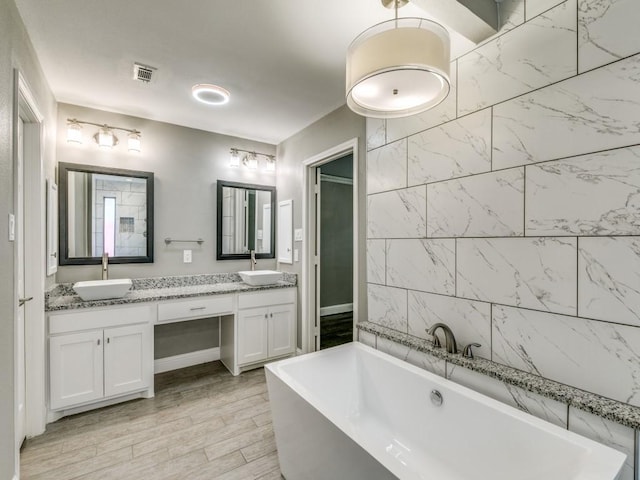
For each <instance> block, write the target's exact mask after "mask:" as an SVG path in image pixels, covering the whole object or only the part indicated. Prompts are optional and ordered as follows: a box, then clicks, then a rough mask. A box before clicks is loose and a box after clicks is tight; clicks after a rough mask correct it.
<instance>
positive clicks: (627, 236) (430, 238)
mask: <svg viewBox="0 0 640 480" xmlns="http://www.w3.org/2000/svg"><path fill="white" fill-rule="evenodd" d="M639 236H640V235H638V234H625V235H620V234H618V235H580V236H579V237H580V238H637V237H639ZM536 238H538V239H545V238H552V239H557V240H563V239H571V238H576V234H575V233H573V234H571V235H539V234H534V235H529V236H526V237H523V236H522V235H511V236H508V237H504V236H503V237H481V236H478V237H460V236H458V237H444V236H443V237H440V236H438V237H433V236H432V237H426V238H425V237H369V238H367V240H384V239H386V240H407V241H409V240H534V239H536Z"/></svg>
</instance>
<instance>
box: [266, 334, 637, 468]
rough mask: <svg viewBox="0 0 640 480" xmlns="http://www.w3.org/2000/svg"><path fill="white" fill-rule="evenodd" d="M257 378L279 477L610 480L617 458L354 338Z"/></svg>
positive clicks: (287, 362)
mask: <svg viewBox="0 0 640 480" xmlns="http://www.w3.org/2000/svg"><path fill="white" fill-rule="evenodd" d="M266 376H267V385H268V389H269V398H270V401H271V410H272V414H273V426H274V430H275V435H276V444H277V447H278V457H279V460H280V469H281V471H282V474H283V475H284V477H285V478H286V479H287V480H298V479H331V480H356V479H363V480H364V479H366V480H377V479H386V478H389V479H392V478H396V477H397V478H401V479H430V480H534V479H535V480H578V479H580V480H613V479H615V478H616V477H617V475H618V473H619V471H620V468H621V467H622V464H623V462H624V459H625V455H624V454H622V453H620V452H618V451H616V450H613V449H611V448H609V447H606V446H604V445H601V444H599V443H596V442H593V441H591V440H589V439H586V438H584V437H581V436H579V435H576V434H574V433H572V432H569V431H567V430H564V429H562V428H559V427H557V426H555V425H552V424H550V423H548V422H545V421H543V420H540V419H538V418H536V417H533V416H531V415H529V414H526V413H523V412H521V411H519V410H516V409H514V408H512V407H509V406H507V405H505V404H503V403H500V402H498V401H495V400H493V399H490V398H488V397H486V396H484V395H481V394H479V393H477V392H474V391H472V390H469V389H468V388H465V387H462V386H460V385H457V384H456V383H453V382H451V381H449V380H446V379H443V378H441V377H439V376H437V375H434V374H431V373H429V372H426V371H424V370H422V369H419V368H417V367H414V366H412V365H409V364H407V363H406V362H402V361H400V360H397V359H396V358H394V357H391V356H389V355H386V354H384V353H382V352H378V351H376V350H374V349H372V348H370V347H367V346H365V345H363V344H360V343H352V344H347V345H343V346H340V347H336V348H332V349H329V350H323V351H321V352H316V353H312V354H309V355H303V356H299V357H294V358H290V359H287V360H282V361H280V362H276V363H272V364H269V365H267V366H266ZM433 390H437V391H439V392H440V393H441V395H442V398H443V402H442V405H441V406H435V405H434V404H433V403H432V401H431V400H430V395H431V392H432V391H433Z"/></svg>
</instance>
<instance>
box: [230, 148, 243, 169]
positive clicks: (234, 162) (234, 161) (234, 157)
mask: <svg viewBox="0 0 640 480" xmlns="http://www.w3.org/2000/svg"><path fill="white" fill-rule="evenodd" d="M229 166H230V167H239V166H240V156H239V155H238V150H236V149H235V148H232V149H231V156H230V157H229Z"/></svg>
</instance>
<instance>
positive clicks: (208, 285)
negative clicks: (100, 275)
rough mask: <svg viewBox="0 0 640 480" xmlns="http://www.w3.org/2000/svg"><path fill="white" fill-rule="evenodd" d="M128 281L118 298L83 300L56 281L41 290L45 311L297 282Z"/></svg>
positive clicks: (288, 277)
mask: <svg viewBox="0 0 640 480" xmlns="http://www.w3.org/2000/svg"><path fill="white" fill-rule="evenodd" d="M132 283H133V286H132V288H131V290H130V291H129V292H128V293H127V294H126V295H125V296H124V297H122V298H115V299H110V300H92V301H86V302H85V301H84V300H82V299H81V298H80V297H79V296H78V295H77V294H76V293H75V292H74V291H73V284H71V283H60V284H57V285H55V286H54V287H53V288H52V289H50V290H49V291H47V292H46V293H45V311H47V312H54V311H59V310H74V309H80V308H92V307H107V306H111V305H125V304H129V303H141V302H154V301H158V300H171V299H177V298H189V297H199V296H204V295H223V294H225V293H238V292H256V291H261V290H272V289H277V288H291V287H295V286H296V285H297V276H296V275H295V274H290V273H283V279H282V280H281V281H279V282H278V283H275V284H273V285H263V286H257V287H254V286H251V285H247V284H246V283H244V282H243V281H242V279H241V278H240V275H238V274H237V273H217V274H204V275H182V276H171V277H152V278H137V279H132Z"/></svg>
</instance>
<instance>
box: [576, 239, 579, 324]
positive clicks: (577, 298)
mask: <svg viewBox="0 0 640 480" xmlns="http://www.w3.org/2000/svg"><path fill="white" fill-rule="evenodd" d="M579 314H580V237H576V317H579V316H580V315H579Z"/></svg>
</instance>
